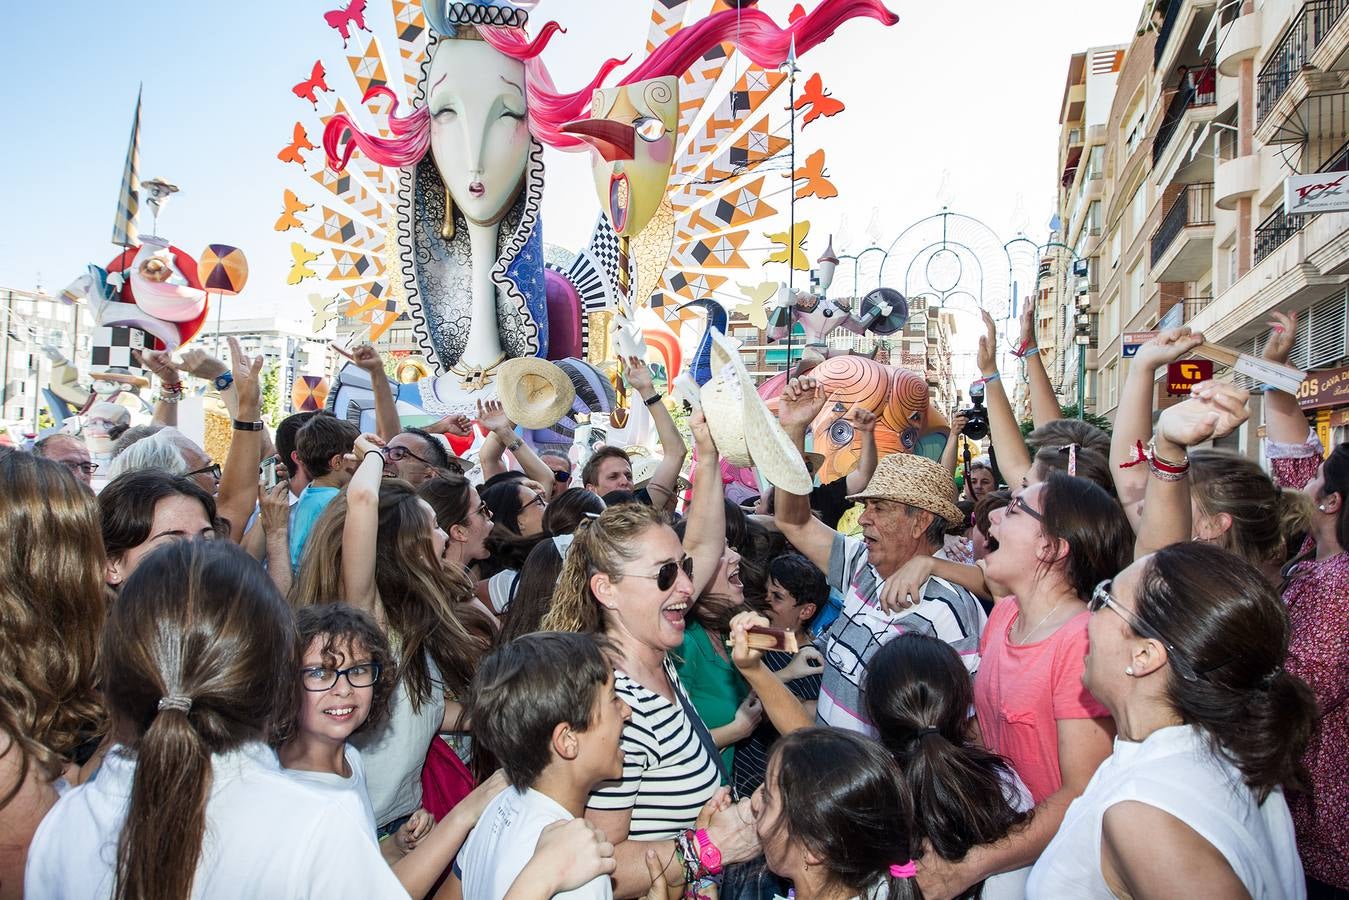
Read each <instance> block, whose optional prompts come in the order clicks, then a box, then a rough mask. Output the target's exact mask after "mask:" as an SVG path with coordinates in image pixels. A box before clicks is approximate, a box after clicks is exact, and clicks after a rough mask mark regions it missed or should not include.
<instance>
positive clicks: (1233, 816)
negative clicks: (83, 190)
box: [1027, 543, 1316, 898]
mask: <svg viewBox="0 0 1349 900" xmlns="http://www.w3.org/2000/svg"><path fill="white" fill-rule="evenodd" d="M1091 607H1092V610H1093V611H1092V613H1091V615H1090V625H1089V628H1088V632H1089V636H1090V644H1091V652H1090V653H1089V654H1088V656H1087V661H1086V670H1085V674H1084V681H1085V683H1086V686H1087V687H1088V688H1089V689H1090V690H1091V692H1092V694H1093V695H1094V696H1095V697H1097V698H1099V699H1100V701H1101V702H1102V703H1104V704H1105V706H1106V708H1107V709H1109V710H1110V714H1111V716H1112V717H1113V718H1114V721H1115V723H1116V725H1117V727H1118V730H1119V733H1118V736H1117V737H1116V739H1115V747H1114V753H1113V754H1112V755H1111V756H1110V757H1109V758H1108V759H1107V760H1106V761H1105V762H1104V763H1102V764H1101V767H1100V768H1099V769H1098V770H1097V772H1096V774H1095V776H1094V777H1093V778H1092V780H1091V783H1090V784H1089V785H1088V786H1087V789H1086V790H1085V791H1084V792H1083V794H1082V795H1081V796H1080V797H1078V798H1077V799H1076V800H1074V801H1073V803H1072V805H1071V806H1070V807H1069V808H1068V812H1067V814H1066V815H1065V816H1064V819H1063V824H1062V826H1061V827H1060V828H1059V830H1058V834H1057V835H1056V836H1055V838H1054V840H1053V842H1052V843H1050V845H1049V847H1048V848H1047V849H1046V850H1045V852H1044V854H1043V855H1042V856H1041V857H1040V860H1039V862H1037V863H1036V865H1035V869H1034V870H1033V871H1032V873H1031V877H1030V882H1029V885H1028V891H1027V894H1028V896H1031V897H1082V898H1096V897H1100V898H1107V897H1115V896H1133V897H1158V896H1172V897H1181V896H1187V897H1188V896H1210V897H1237V896H1249V897H1252V898H1260V897H1305V896H1307V893H1306V884H1305V882H1304V880H1303V879H1304V876H1303V872H1302V865H1301V862H1300V861H1299V859H1298V851H1297V846H1296V843H1295V840H1294V836H1293V820H1292V816H1291V814H1290V813H1289V809H1288V804H1287V803H1286V802H1285V801H1284V794H1283V792H1284V789H1285V788H1289V787H1294V786H1296V785H1297V784H1298V781H1299V775H1300V766H1299V764H1298V757H1299V755H1300V754H1301V753H1302V751H1303V749H1304V748H1305V747H1306V746H1307V740H1308V737H1309V735H1310V733H1311V730H1312V723H1313V717H1314V716H1315V714H1316V705H1315V701H1314V699H1313V697H1312V693H1311V691H1310V690H1309V689H1308V687H1307V685H1306V684H1304V683H1303V682H1302V681H1301V680H1299V679H1298V678H1296V677H1294V676H1293V675H1291V674H1289V672H1287V671H1286V670H1285V669H1284V661H1285V658H1286V654H1287V650H1288V640H1289V622H1288V614H1287V612H1286V611H1285V610H1284V606H1283V603H1282V602H1281V601H1280V600H1279V597H1278V594H1276V593H1275V591H1274V588H1273V586H1272V585H1270V583H1269V581H1268V580H1267V579H1266V578H1264V577H1263V576H1262V575H1261V573H1260V571H1259V570H1258V569H1256V568H1255V567H1254V566H1252V565H1251V564H1250V563H1248V562H1246V561H1245V560H1242V559H1240V558H1238V557H1236V556H1234V555H1232V554H1230V553H1227V552H1226V551H1224V550H1221V549H1219V548H1217V547H1213V546H1211V545H1208V544H1203V543H1182V544H1173V545H1171V546H1169V547H1166V548H1163V549H1162V550H1159V551H1158V552H1157V553H1155V554H1153V555H1151V556H1147V557H1144V558H1143V559H1141V560H1139V561H1138V562H1135V563H1134V564H1133V565H1131V566H1129V567H1128V568H1127V569H1125V570H1124V571H1123V572H1121V573H1120V574H1119V576H1118V577H1117V578H1115V579H1114V580H1113V582H1106V583H1104V584H1102V585H1100V586H1099V588H1098V589H1097V591H1096V592H1095V594H1094V596H1093V599H1092V603H1091Z"/></svg>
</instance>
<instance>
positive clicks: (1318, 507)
mask: <svg viewBox="0 0 1349 900" xmlns="http://www.w3.org/2000/svg"><path fill="white" fill-rule="evenodd" d="M1316 508H1317V509H1319V510H1321V512H1325V511H1326V505H1325V504H1324V503H1321V504H1319V505H1318V506H1317V507H1316Z"/></svg>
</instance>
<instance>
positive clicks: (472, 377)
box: [450, 352, 506, 391]
mask: <svg viewBox="0 0 1349 900" xmlns="http://www.w3.org/2000/svg"><path fill="white" fill-rule="evenodd" d="M505 359H506V354H505V353H504V352H503V353H502V354H500V355H499V356H498V357H497V358H496V359H494V360H492V361H491V362H490V363H488V364H487V365H485V366H470V365H468V364H467V363H463V362H461V363H459V364H457V365H453V366H450V371H451V372H453V373H454V374H456V375H458V376H459V384H460V386H462V387H463V389H464V390H466V391H481V390H483V389H484V388H486V387H487V386H488V385H489V384H491V383H492V378H493V376H494V375H495V372H494V370H495V369H496V367H497V366H499V365H501V364H502V363H503V362H504V361H505Z"/></svg>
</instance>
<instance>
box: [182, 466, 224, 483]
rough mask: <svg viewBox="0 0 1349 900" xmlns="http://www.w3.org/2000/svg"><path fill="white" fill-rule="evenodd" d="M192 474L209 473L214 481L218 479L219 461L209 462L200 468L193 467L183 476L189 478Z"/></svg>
mask: <svg viewBox="0 0 1349 900" xmlns="http://www.w3.org/2000/svg"><path fill="white" fill-rule="evenodd" d="M193 475H210V476H211V477H212V478H214V479H215V480H216V481H219V480H220V463H211V464H210V465H209V466H202V467H201V468H200V469H193V470H192V471H191V472H188V473H187V474H186V475H184V476H183V477H184V478H191V477H192V476H193Z"/></svg>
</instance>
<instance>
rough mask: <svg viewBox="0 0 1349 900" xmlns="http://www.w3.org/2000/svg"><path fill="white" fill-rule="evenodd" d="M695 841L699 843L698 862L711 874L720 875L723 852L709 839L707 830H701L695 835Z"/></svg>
mask: <svg viewBox="0 0 1349 900" xmlns="http://www.w3.org/2000/svg"><path fill="white" fill-rule="evenodd" d="M693 839H694V840H695V841H697V842H698V862H700V863H702V865H703V868H704V869H706V870H707V871H708V872H710V873H711V874H713V875H720V874H721V851H720V850H718V849H717V845H716V844H714V843H712V838H710V837H708V835H707V829H706V828H699V829H698V830H697V831H695V832H694V833H693Z"/></svg>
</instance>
